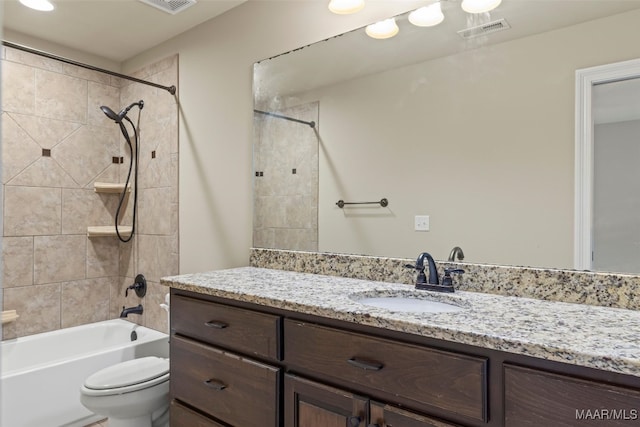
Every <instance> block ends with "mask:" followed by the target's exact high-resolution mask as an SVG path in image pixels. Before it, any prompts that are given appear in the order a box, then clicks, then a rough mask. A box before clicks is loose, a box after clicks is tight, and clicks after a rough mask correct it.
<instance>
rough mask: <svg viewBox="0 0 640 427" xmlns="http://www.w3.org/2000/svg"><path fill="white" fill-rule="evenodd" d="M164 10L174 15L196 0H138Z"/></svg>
mask: <svg viewBox="0 0 640 427" xmlns="http://www.w3.org/2000/svg"><path fill="white" fill-rule="evenodd" d="M140 1H141V2H142V3H146V4H148V5H149V6H153V7H155V8H157V9H160V10H162V11H164V12H167V13H170V14H172V15H175V14H176V13H179V12H182V11H183V10H185V9H186V8H188V7H190V6H193V5H194V4H196V0H140Z"/></svg>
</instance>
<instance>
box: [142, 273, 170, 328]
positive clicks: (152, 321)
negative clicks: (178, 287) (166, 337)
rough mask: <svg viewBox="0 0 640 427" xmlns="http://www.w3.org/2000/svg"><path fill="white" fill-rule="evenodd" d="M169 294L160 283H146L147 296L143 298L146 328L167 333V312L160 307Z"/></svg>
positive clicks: (166, 288) (167, 289) (167, 288)
mask: <svg viewBox="0 0 640 427" xmlns="http://www.w3.org/2000/svg"><path fill="white" fill-rule="evenodd" d="M168 293H169V287H168V286H164V285H161V284H160V283H155V282H147V295H146V296H145V297H144V301H143V303H142V305H143V306H144V311H145V313H146V315H145V319H144V320H145V323H144V325H145V326H146V327H147V328H151V329H155V330H156V331H160V332H164V333H166V334H168V333H169V322H168V317H167V312H166V311H164V310H163V309H162V307H160V304H164V296H165V295H166V294H168Z"/></svg>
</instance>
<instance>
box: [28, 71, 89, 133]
mask: <svg viewBox="0 0 640 427" xmlns="http://www.w3.org/2000/svg"><path fill="white" fill-rule="evenodd" d="M36 114H37V115H38V116H42V117H50V118H55V119H61V120H69V121H74V122H79V123H86V121H87V81H86V80H82V79H78V78H76V77H70V76H65V75H64V74H59V73H54V72H51V71H45V70H39V69H36Z"/></svg>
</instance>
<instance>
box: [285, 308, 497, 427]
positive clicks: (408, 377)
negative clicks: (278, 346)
mask: <svg viewBox="0 0 640 427" xmlns="http://www.w3.org/2000/svg"><path fill="white" fill-rule="evenodd" d="M285 337H286V342H285V357H284V358H285V361H286V362H287V364H288V365H293V366H297V367H300V368H302V369H304V370H306V371H307V372H312V373H315V374H317V375H319V376H322V377H330V378H334V379H336V380H337V381H340V382H345V381H346V382H349V383H352V384H353V385H354V386H365V387H369V388H370V389H374V390H379V391H382V392H384V393H386V395H387V396H388V398H389V399H396V400H398V399H400V400H404V401H407V402H414V403H417V404H418V405H420V406H421V407H424V406H425V405H427V406H431V407H436V408H440V409H444V410H446V411H451V412H455V413H458V414H461V415H464V416H467V417H470V418H473V419H475V420H480V421H486V413H487V409H486V406H487V397H486V395H487V360H486V359H485V358H480V357H470V356H465V355H459V354H455V353H449V352H444V351H439V350H434V349H430V348H425V347H421V346H417V345H411V344H406V343H400V342H396V341H392V340H386V339H382V338H375V337H370V336H367V335H361V334H356V333H351V332H346V331H340V330H336V329H333V328H328V327H324V326H318V325H311V324H305V323H302V322H297V321H292V320H285ZM385 398H387V397H386V396H385Z"/></svg>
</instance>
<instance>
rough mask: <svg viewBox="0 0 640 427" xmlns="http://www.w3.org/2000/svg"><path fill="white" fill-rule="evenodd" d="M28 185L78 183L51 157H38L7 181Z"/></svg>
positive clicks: (56, 185) (59, 185)
mask: <svg viewBox="0 0 640 427" xmlns="http://www.w3.org/2000/svg"><path fill="white" fill-rule="evenodd" d="M7 184H9V185H21V186H30V187H44V186H46V187H67V188H69V187H70V188H73V187H77V186H78V184H77V183H76V182H75V181H74V180H73V178H71V177H70V176H69V174H68V173H67V172H65V170H64V169H62V168H61V167H60V165H59V164H58V163H57V162H56V161H55V160H53V159H52V158H51V157H40V158H39V159H38V160H36V161H35V162H33V163H32V164H30V165H29V166H27V167H26V168H25V169H24V170H23V171H22V172H20V173H19V174H18V175H16V176H15V178H13V179H11V180H10V181H9V182H7Z"/></svg>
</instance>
